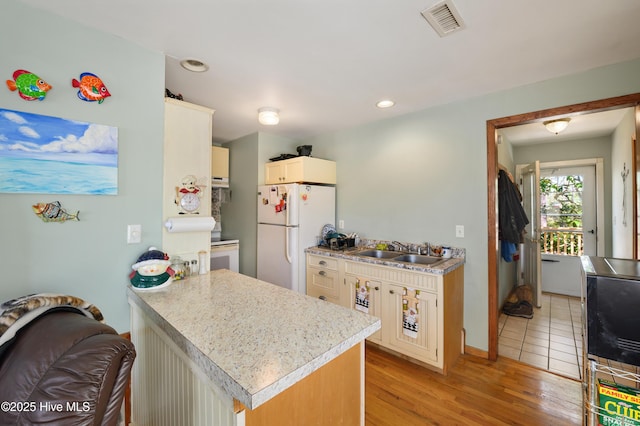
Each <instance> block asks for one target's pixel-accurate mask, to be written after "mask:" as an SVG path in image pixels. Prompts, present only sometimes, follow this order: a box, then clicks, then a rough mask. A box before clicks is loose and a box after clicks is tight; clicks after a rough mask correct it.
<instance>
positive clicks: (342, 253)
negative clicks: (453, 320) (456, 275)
mask: <svg viewBox="0 0 640 426" xmlns="http://www.w3.org/2000/svg"><path fill="white" fill-rule="evenodd" d="M362 250H370V248H366V247H359V248H352V249H346V250H331V249H329V248H326V247H309V248H307V249H305V250H304V251H305V253H311V254H318V255H320V256H330V257H336V258H339V259H347V260H353V261H356V262H362V263H371V264H373V265H385V266H393V267H394V268H403V269H407V270H409V271H418V272H428V273H430V274H437V275H444V274H447V273H449V272H451V271H453V270H454V269H457V268H459V267H460V266H462V265H464V262H465V259H464V257H463V256H462V255H461V256H460V257H451V258H449V259H446V260H445V261H444V262H442V263H438V264H435V265H421V264H418V263H407V262H398V261H394V260H391V259H378V258H376V257H368V256H358V255H357V253H358V252H359V251H362ZM401 254H402V252H398V255H401Z"/></svg>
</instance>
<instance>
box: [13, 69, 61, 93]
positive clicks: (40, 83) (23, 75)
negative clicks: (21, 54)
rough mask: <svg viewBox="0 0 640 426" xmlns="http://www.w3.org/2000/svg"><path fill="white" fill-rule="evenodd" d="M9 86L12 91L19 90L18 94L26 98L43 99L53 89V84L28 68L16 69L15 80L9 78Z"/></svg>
mask: <svg viewBox="0 0 640 426" xmlns="http://www.w3.org/2000/svg"><path fill="white" fill-rule="evenodd" d="M7 87H8V88H9V90H11V91H12V92H15V91H16V90H17V91H18V95H20V97H21V98H22V99H24V100H27V101H35V100H36V99H37V100H39V101H41V100H43V99H44V97H45V96H46V94H47V92H48V91H49V90H51V85H50V84H49V83H47V82H46V81H44V80H43V79H41V78H40V77H38V76H37V75H35V74H34V73H31V72H29V71H26V70H16V71H14V73H13V80H7Z"/></svg>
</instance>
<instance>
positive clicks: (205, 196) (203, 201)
mask: <svg viewBox="0 0 640 426" xmlns="http://www.w3.org/2000/svg"><path fill="white" fill-rule="evenodd" d="M164 102H165V103H164V110H165V112H164V120H165V121H164V164H163V178H162V191H163V194H162V217H163V218H164V219H168V218H170V217H174V216H178V215H179V214H180V213H181V211H180V209H178V206H177V204H176V197H177V191H178V188H179V187H181V186H182V185H183V183H184V182H185V180H189V176H193V177H195V179H196V183H197V185H198V186H199V187H200V190H199V192H197V193H198V194H199V195H200V197H199V200H200V208H199V210H198V212H199V213H198V214H199V215H200V216H209V215H211V135H212V132H213V114H214V110H212V109H209V108H206V107H203V106H200V105H195V104H192V103H189V102H183V101H179V100H176V99H172V98H165V100H164ZM210 247H211V232H209V231H202V232H184V233H170V232H168V231H167V230H166V229H165V228H164V227H163V228H162V250H163V251H165V252H167V253H168V254H169V255H179V256H184V257H183V258H187V259H189V258H191V259H197V258H198V252H199V251H201V250H205V251H207V252H208V251H209V248H210ZM205 257H206V259H207V264H206V269H207V270H209V255H208V254H207V255H206V256H205Z"/></svg>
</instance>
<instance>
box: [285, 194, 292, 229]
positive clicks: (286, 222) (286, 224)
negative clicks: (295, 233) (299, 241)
mask: <svg viewBox="0 0 640 426" xmlns="http://www.w3.org/2000/svg"><path fill="white" fill-rule="evenodd" d="M287 204H289V197H288V194H287ZM289 207H291V206H290V205H289V206H288V205H286V204H285V206H284V226H289V225H291V224H290V223H289V212H290V211H291V209H290V208H289Z"/></svg>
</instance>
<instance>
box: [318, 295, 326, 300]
mask: <svg viewBox="0 0 640 426" xmlns="http://www.w3.org/2000/svg"><path fill="white" fill-rule="evenodd" d="M318 299H320V300H327V298H326V297H325V296H319V297H318Z"/></svg>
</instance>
